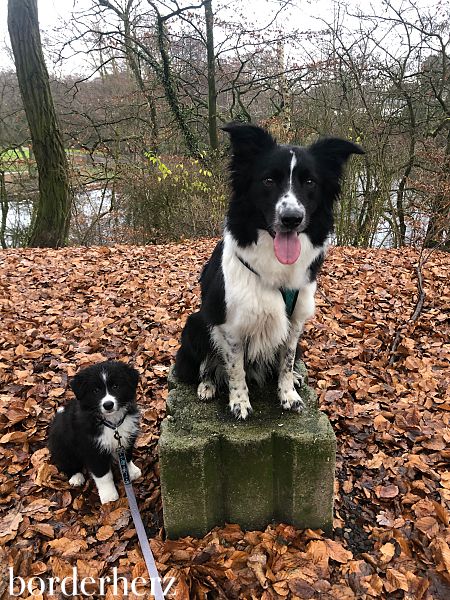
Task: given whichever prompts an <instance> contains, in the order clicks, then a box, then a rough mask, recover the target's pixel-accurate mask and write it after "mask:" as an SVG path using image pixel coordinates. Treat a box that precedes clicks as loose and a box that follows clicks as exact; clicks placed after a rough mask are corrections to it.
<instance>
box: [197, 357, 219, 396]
mask: <svg viewBox="0 0 450 600" xmlns="http://www.w3.org/2000/svg"><path fill="white" fill-rule="evenodd" d="M214 363H217V359H216V361H214V360H213V359H212V357H211V355H208V356H207V357H206V358H205V360H204V361H203V362H202V364H201V365H200V383H199V384H198V388H197V396H198V398H199V400H201V401H202V402H208V401H209V400H212V399H213V398H214V396H215V395H216V392H217V386H216V384H215V383H214V373H215V371H216V367H217V365H216V364H214Z"/></svg>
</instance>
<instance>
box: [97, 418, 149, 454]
mask: <svg viewBox="0 0 450 600" xmlns="http://www.w3.org/2000/svg"><path fill="white" fill-rule="evenodd" d="M121 418H122V412H121V411H117V413H116V415H115V416H114V418H113V417H110V416H107V419H108V421H111V423H113V424H114V421H115V422H116V423H117V422H118V421H119V420H120V419H121ZM138 423H139V415H127V416H126V417H125V420H124V422H123V423H122V425H120V426H119V435H120V437H121V442H122V446H123V447H124V448H127V447H128V446H129V444H130V438H131V437H132V436H133V435H134V434H136V432H137V430H138ZM114 433H115V432H114V430H113V429H110V428H109V427H106V426H105V427H103V431H102V433H101V435H100V436H99V437H98V438H97V444H98V446H99V448H100V450H103V451H105V452H109V453H110V454H113V453H116V452H117V450H118V448H119V443H118V441H117V440H116V438H115V437H114Z"/></svg>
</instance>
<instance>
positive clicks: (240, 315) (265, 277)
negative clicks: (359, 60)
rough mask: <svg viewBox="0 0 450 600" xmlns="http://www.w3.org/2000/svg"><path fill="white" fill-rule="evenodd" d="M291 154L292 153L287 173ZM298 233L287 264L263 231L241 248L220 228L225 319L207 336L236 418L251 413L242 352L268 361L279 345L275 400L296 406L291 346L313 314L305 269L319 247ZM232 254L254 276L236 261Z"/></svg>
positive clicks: (311, 290) (311, 287) (313, 287)
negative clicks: (288, 304) (293, 295)
mask: <svg viewBox="0 0 450 600" xmlns="http://www.w3.org/2000/svg"><path fill="white" fill-rule="evenodd" d="M294 158H295V157H294V155H293V159H292V162H291V175H292V171H293V168H294V166H295V162H294ZM299 237H300V243H301V252H300V256H299V258H298V260H297V261H296V262H295V263H294V264H292V265H283V264H281V263H280V262H279V261H278V260H277V258H276V256H275V253H274V250H273V239H272V237H271V236H270V234H269V233H268V232H266V231H263V230H260V231H259V235H258V241H257V243H256V244H253V245H251V246H250V247H247V248H241V247H239V246H238V244H237V242H236V240H235V239H234V238H233V236H232V235H231V234H230V233H229V232H228V231H226V230H225V233H224V247H223V256H222V269H223V275H224V282H225V304H226V321H225V323H224V324H222V325H218V326H215V327H212V329H211V336H212V339H213V341H214V343H215V345H216V347H217V348H218V350H219V351H220V352H221V354H222V357H223V359H224V362H225V368H226V371H227V374H228V378H229V387H230V401H229V404H230V408H231V410H232V412H233V413H234V414H235V415H236V416H237V417H238V418H242V419H245V418H246V417H247V416H248V414H249V413H250V412H251V405H250V402H249V399H248V389H247V384H246V380H245V370H244V356H247V358H248V359H249V360H251V361H257V362H261V363H266V364H270V363H272V362H273V360H274V358H275V356H276V354H277V351H278V350H279V349H280V348H281V350H282V351H281V363H280V376H279V384H278V393H279V396H280V402H281V404H282V406H283V407H284V408H292V409H294V410H299V409H301V407H302V402H301V399H300V397H299V395H298V394H297V392H296V391H295V389H294V375H293V364H294V357H295V347H296V345H297V342H298V337H299V335H300V333H301V331H302V328H303V325H304V323H305V321H306V319H308V318H310V317H311V316H312V315H313V314H314V293H315V290H316V283H315V282H310V281H309V273H308V268H309V266H310V265H311V263H312V262H313V261H314V259H315V258H317V257H318V256H319V255H320V254H321V253H323V251H324V248H323V247H319V248H314V247H313V246H312V244H311V242H310V240H309V238H308V236H307V235H305V234H302V233H300V234H299ZM238 256H240V257H241V258H242V259H243V260H244V261H245V262H246V263H247V264H248V265H249V266H250V267H251V268H252V269H254V271H255V272H256V273H258V275H256V274H255V273H253V272H252V271H251V270H250V269H248V268H247V267H246V266H245V265H244V264H242V262H241V261H240V260H239V258H238ZM281 288H284V289H296V290H299V294H298V299H297V303H296V305H295V309H294V313H293V315H292V317H291V319H290V320H289V318H288V317H287V315H286V308H285V304H284V301H283V297H282V295H281V293H280V289H281ZM199 387H200V386H199ZM201 391H203V388H202V390H201Z"/></svg>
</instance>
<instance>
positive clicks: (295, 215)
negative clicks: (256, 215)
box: [280, 208, 305, 229]
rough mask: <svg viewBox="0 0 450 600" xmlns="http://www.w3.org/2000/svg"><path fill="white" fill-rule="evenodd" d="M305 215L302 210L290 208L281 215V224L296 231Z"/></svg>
mask: <svg viewBox="0 0 450 600" xmlns="http://www.w3.org/2000/svg"><path fill="white" fill-rule="evenodd" d="M304 218H305V213H304V211H302V210H301V209H300V208H288V209H286V210H284V211H283V212H282V213H281V215H280V220H281V223H282V224H283V225H284V226H285V227H288V228H289V229H295V228H296V227H298V226H299V225H301V224H302V221H303V219H304Z"/></svg>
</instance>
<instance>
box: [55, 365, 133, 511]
mask: <svg viewBox="0 0 450 600" xmlns="http://www.w3.org/2000/svg"><path fill="white" fill-rule="evenodd" d="M138 380H139V374H138V372H137V371H136V370H135V369H133V368H132V367H130V366H128V365H126V364H125V363H122V362H116V361H105V362H102V363H99V364H96V365H92V366H91V367H88V368H86V369H83V370H82V371H80V372H79V373H77V375H75V377H74V378H73V379H72V381H71V382H70V386H71V388H72V390H73V392H74V394H75V398H74V399H72V400H70V402H69V403H68V404H67V405H66V406H64V407H60V408H58V411H57V414H56V415H55V418H54V420H53V423H52V424H51V427H50V433H49V440H48V447H49V449H50V458H51V461H52V462H53V464H55V465H56V466H57V467H58V469H59V470H60V471H63V472H64V473H65V474H66V475H67V476H68V477H69V483H70V484H71V485H73V486H77V485H82V484H83V483H84V481H85V478H84V475H83V473H82V470H83V468H86V469H87V470H88V471H89V472H90V473H91V475H92V477H93V479H94V481H95V484H96V486H97V489H98V493H99V495H100V501H101V503H102V504H105V503H106V502H113V501H114V500H117V499H118V498H119V494H118V493H117V490H116V488H115V485H114V480H113V476H112V471H111V464H112V462H113V459H114V458H115V457H116V456H117V449H118V441H117V440H116V439H115V437H114V429H113V428H116V427H117V429H118V431H119V435H120V437H121V443H122V446H123V447H124V448H125V450H126V456H127V462H128V470H129V472H130V478H131V480H132V481H134V480H135V479H137V478H138V477H140V475H141V470H140V469H139V468H138V467H136V465H134V464H133V462H132V461H131V456H132V453H133V447H134V442H135V440H136V437H137V434H138V431H139V412H138V409H137V406H136V400H135V397H136V388H137V384H138ZM105 423H107V424H109V425H110V426H109V427H108V425H107V424H105ZM111 427H113V428H111Z"/></svg>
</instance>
